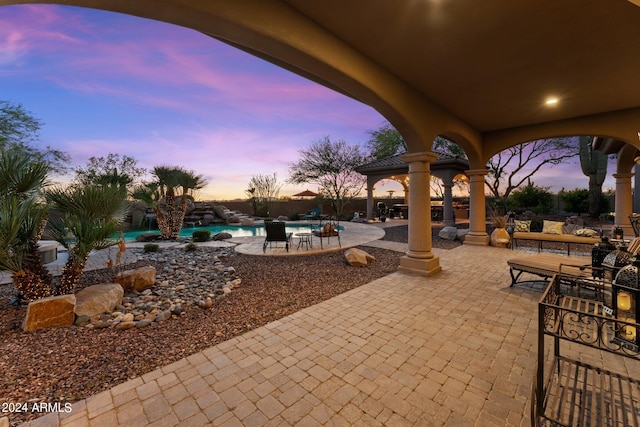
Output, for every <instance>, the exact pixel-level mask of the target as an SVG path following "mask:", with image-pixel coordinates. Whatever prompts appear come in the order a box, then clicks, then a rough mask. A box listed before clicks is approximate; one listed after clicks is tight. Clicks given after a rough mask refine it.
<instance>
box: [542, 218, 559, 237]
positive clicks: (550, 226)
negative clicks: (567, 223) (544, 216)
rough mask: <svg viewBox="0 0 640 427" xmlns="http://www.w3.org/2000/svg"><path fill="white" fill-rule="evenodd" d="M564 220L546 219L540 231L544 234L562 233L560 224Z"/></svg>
mask: <svg viewBox="0 0 640 427" xmlns="http://www.w3.org/2000/svg"><path fill="white" fill-rule="evenodd" d="M563 225H564V222H560V221H547V220H545V221H544V222H543V223H542V232H543V233H546V234H562V226H563Z"/></svg>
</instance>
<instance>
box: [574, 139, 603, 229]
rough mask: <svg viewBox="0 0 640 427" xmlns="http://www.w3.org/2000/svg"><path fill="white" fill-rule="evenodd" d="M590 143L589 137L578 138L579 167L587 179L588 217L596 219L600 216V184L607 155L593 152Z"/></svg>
mask: <svg viewBox="0 0 640 427" xmlns="http://www.w3.org/2000/svg"><path fill="white" fill-rule="evenodd" d="M591 141H592V138H591V137H590V136H581V137H580V167H581V168H582V173H583V174H585V175H586V176H588V177H589V215H590V216H592V217H597V216H598V215H599V214H600V199H601V198H602V183H603V182H604V179H605V177H606V175H607V155H606V154H604V153H603V152H602V151H598V150H594V149H593V148H592V145H591Z"/></svg>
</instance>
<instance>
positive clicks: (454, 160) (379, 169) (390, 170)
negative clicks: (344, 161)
mask: <svg viewBox="0 0 640 427" xmlns="http://www.w3.org/2000/svg"><path fill="white" fill-rule="evenodd" d="M436 154H437V155H438V158H437V159H436V161H435V162H433V163H431V174H432V175H434V176H436V177H438V178H440V179H441V180H442V182H443V186H444V200H443V204H442V207H443V215H442V217H443V223H444V224H445V225H453V224H455V220H454V218H453V192H452V188H453V180H454V179H455V177H456V176H458V175H460V174H463V175H465V176H466V173H465V172H466V171H467V170H468V169H469V161H468V160H467V159H461V158H459V157H457V156H453V155H450V154H447V153H442V152H437V153H436ZM356 172H358V173H361V174H362V175H366V177H367V218H368V219H371V218H373V216H374V214H373V213H374V200H373V188H374V185H375V184H376V182H378V181H380V180H382V179H392V180H394V181H398V182H400V183H401V184H402V186H403V188H404V192H405V201H408V200H409V165H408V164H407V163H406V162H405V161H404V160H403V155H402V154H396V155H395V156H391V157H386V158H384V159H379V160H375V161H373V162H371V163H367V164H365V165H362V166H359V167H357V168H356Z"/></svg>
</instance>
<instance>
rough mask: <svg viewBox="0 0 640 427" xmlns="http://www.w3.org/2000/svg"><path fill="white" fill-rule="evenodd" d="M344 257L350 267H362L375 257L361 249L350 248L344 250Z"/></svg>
mask: <svg viewBox="0 0 640 427" xmlns="http://www.w3.org/2000/svg"><path fill="white" fill-rule="evenodd" d="M344 257H345V259H346V260H347V262H348V263H349V265H351V266H352V267H364V266H366V265H367V264H368V263H369V262H371V261H375V260H376V258H375V257H374V256H373V255H371V254H370V253H368V252H365V251H363V250H362V249H357V248H351V249H348V250H347V251H345V253H344Z"/></svg>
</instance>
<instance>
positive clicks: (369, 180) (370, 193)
mask: <svg viewBox="0 0 640 427" xmlns="http://www.w3.org/2000/svg"><path fill="white" fill-rule="evenodd" d="M374 184H375V183H374V182H373V179H372V178H371V177H367V219H373V217H374V214H373V185H374Z"/></svg>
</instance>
